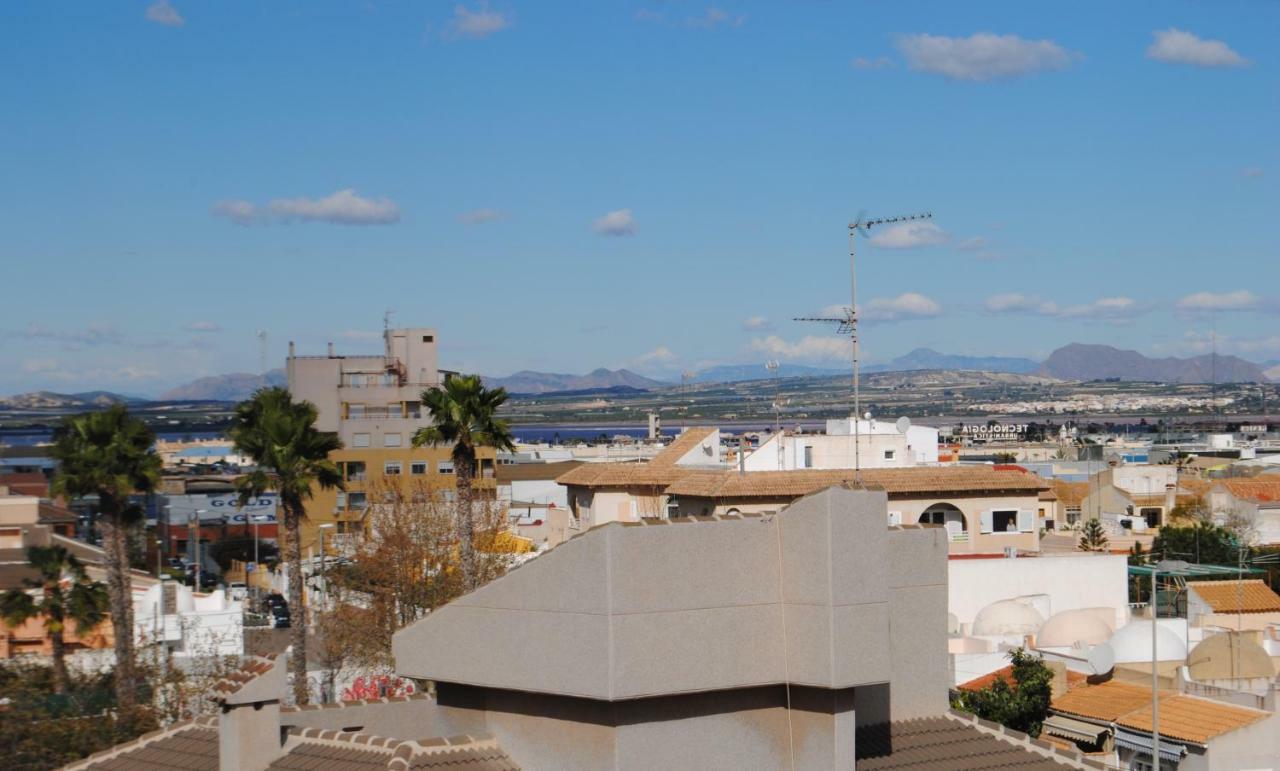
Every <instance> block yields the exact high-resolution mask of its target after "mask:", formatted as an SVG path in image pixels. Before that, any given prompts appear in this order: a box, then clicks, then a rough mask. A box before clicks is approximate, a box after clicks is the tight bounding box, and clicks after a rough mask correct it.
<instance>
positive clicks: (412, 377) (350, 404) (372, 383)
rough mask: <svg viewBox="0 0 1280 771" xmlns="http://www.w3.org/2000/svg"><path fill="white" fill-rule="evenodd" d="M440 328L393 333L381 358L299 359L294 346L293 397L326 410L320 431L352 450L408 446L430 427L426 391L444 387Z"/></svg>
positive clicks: (319, 422) (290, 376) (329, 355)
mask: <svg viewBox="0 0 1280 771" xmlns="http://www.w3.org/2000/svg"><path fill="white" fill-rule="evenodd" d="M438 362H439V358H438V348H437V343H436V331H435V330H434V329H388V330H386V331H385V332H384V333H383V351H382V353H381V354H375V355H361V356H338V355H336V354H335V353H334V351H333V343H329V351H328V353H327V354H326V355H324V356H298V355H296V354H295V353H294V344H293V343H292V342H290V343H289V359H288V363H287V366H286V376H287V378H288V387H289V392H290V393H291V394H293V397H294V398H295V399H305V400H307V401H309V402H311V403H312V404H314V405H316V407H317V409H319V411H320V415H319V418H318V419H317V420H316V428H318V429H320V430H321V431H336V432H337V433H338V436H339V438H341V439H342V444H343V446H345V447H348V448H367V447H379V448H381V447H407V446H408V445H409V443H410V442H411V441H412V439H413V433H414V432H415V431H416V430H417V429H418V428H419V427H421V426H422V425H424V424H425V420H424V417H423V411H422V406H421V400H422V392H423V391H424V390H426V389H428V388H430V387H432V386H435V385H439V384H440V382H441V381H442V379H443V377H444V374H445V373H442V372H441V371H440V369H439V367H438Z"/></svg>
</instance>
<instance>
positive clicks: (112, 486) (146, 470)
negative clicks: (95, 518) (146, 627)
mask: <svg viewBox="0 0 1280 771" xmlns="http://www.w3.org/2000/svg"><path fill="white" fill-rule="evenodd" d="M154 444H155V433H154V432H152V430H151V429H150V428H148V427H147V425H146V424H145V423H143V422H142V421H141V420H138V419H137V418H135V417H132V416H131V415H129V412H128V410H126V409H125V408H124V406H123V405H119V404H116V405H113V406H111V407H108V408H107V409H105V410H102V411H100V412H90V413H86V414H83V415H71V416H68V417H66V418H64V419H63V421H62V423H61V424H60V425H59V426H58V427H57V428H56V429H55V430H54V432H53V451H52V456H53V458H54V459H55V460H56V461H57V462H58V472H57V474H56V475H55V476H54V478H53V484H52V492H53V494H54V495H60V496H64V497H66V498H83V497H85V496H89V495H93V496H97V499H98V506H97V508H98V513H99V515H100V516H101V524H102V529H103V540H102V546H103V550H104V551H105V552H106V566H107V592H108V597H109V598H110V604H111V627H112V631H113V632H114V635H115V653H116V669H115V687H116V701H117V703H118V704H119V706H120V708H121V709H122V710H125V711H126V712H128V711H132V709H133V707H134V706H135V705H136V704H137V701H138V698H137V688H138V682H137V678H136V676H135V662H134V657H133V589H132V581H131V580H130V574H129V547H128V537H127V529H128V528H129V527H131V526H133V525H135V524H137V522H139V521H140V520H141V519H142V507H141V506H139V505H137V504H136V503H132V502H131V501H130V500H129V497H130V496H131V495H133V494H134V493H149V492H151V491H152V490H154V489H155V488H156V486H157V485H158V484H159V482H160V458H159V456H157V455H156V454H155V452H154V450H153V449H152V446H153V445H154Z"/></svg>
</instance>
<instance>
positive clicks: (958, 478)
mask: <svg viewBox="0 0 1280 771" xmlns="http://www.w3.org/2000/svg"><path fill="white" fill-rule="evenodd" d="M853 477H854V472H853V469H831V470H826V469H822V470H818V469H804V470H798V471H753V472H748V473H746V474H739V473H737V472H736V471H728V472H718V473H715V474H701V475H698V476H688V477H685V478H682V479H680V480H679V481H678V482H675V483H674V484H672V485H671V486H670V487H669V488H667V494H668V495H687V496H691V497H695V498H785V497H800V496H803V495H808V494H810V493H814V492H817V491H819V490H823V489H825V488H828V487H832V486H835V485H841V484H846V483H849V482H851V481H852V480H853ZM862 484H863V485H864V486H867V487H879V488H882V489H884V490H885V491H886V492H887V493H888V494H889V495H890V497H894V496H907V495H917V494H944V493H995V492H1003V493H1008V492H1013V493H1021V494H1025V495H1039V493H1040V491H1041V490H1044V489H1047V486H1046V484H1045V482H1044V480H1043V479H1041V478H1040V477H1038V476H1035V475H1034V474H1025V473H1022V472H1020V471H993V470H991V469H986V468H982V467H978V466H917V467H913V468H881V469H864V470H863V471H862Z"/></svg>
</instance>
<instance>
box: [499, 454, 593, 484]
mask: <svg viewBox="0 0 1280 771" xmlns="http://www.w3.org/2000/svg"><path fill="white" fill-rule="evenodd" d="M583 463H584V461H580V460H562V461H556V462H554V463H501V464H498V467H497V469H495V471H494V475H495V476H496V477H497V479H498V484H502V483H503V482H524V481H529V480H542V479H555V478H556V477H558V476H560V475H561V474H564V473H565V472H567V471H572V470H573V469H576V468H577V467H579V466H581V465H583Z"/></svg>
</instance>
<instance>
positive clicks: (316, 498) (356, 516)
mask: <svg viewBox="0 0 1280 771" xmlns="http://www.w3.org/2000/svg"><path fill="white" fill-rule="evenodd" d="M448 374H450V373H448V372H446V371H443V370H441V369H439V367H438V352H437V342H436V331H435V330H434V329H424V328H414V329H388V330H386V331H385V332H384V333H383V351H382V354H381V355H360V356H339V355H337V354H336V353H335V352H334V350H333V344H332V343H330V344H329V351H328V353H327V354H325V355H324V356H298V355H297V354H296V353H295V351H294V345H293V343H290V344H289V359H288V364H287V366H286V376H287V378H288V387H289V392H290V393H291V394H293V398H294V399H305V400H306V401H309V402H311V403H312V404H314V405H315V406H316V409H317V410H318V411H319V415H318V417H317V418H316V428H318V429H319V430H321V431H332V432H335V433H337V434H338V438H339V439H341V440H342V449H341V450H338V451H337V452H335V453H333V454H332V456H331V460H333V461H334V462H335V463H337V464H338V466H339V468H340V469H341V470H342V474H343V480H344V483H345V487H346V490H345V491H342V490H321V489H316V490H314V491H313V493H312V495H313V497H312V498H311V500H309V501H308V502H307V519H306V521H304V522H303V523H302V532H301V546H302V550H303V554H304V555H306V554H307V553H308V551H309V550H313V549H316V548H317V547H318V546H319V535H318V531H319V529H320V527H321V526H322V525H330V524H332V525H334V527H333V528H332V530H331V531H330V532H329V535H330V536H337V538H335V539H334V541H333V542H332V543H338V542H340V541H341V538H342V536H345V535H348V534H351V533H356V532H360V531H362V530H363V529H364V526H365V522H366V519H365V514H366V512H367V509H368V504H369V500H368V498H369V492H370V489H371V488H372V487H374V486H376V485H377V484H378V483H379V481H380V480H383V479H384V478H386V477H404V478H405V480H406V481H408V482H410V483H412V484H416V483H419V482H421V483H423V484H424V485H425V486H427V487H428V488H431V489H433V490H441V491H444V493H445V496H446V497H448V496H449V495H451V494H452V493H451V491H452V490H453V488H454V487H455V477H454V469H453V462H452V460H451V457H450V454H451V452H452V448H451V447H445V446H441V447H416V448H415V447H414V446H413V435H414V434H415V433H416V432H417V430H418V429H419V428H422V427H423V426H426V425H429V424H430V422H431V416H430V415H429V414H428V413H427V412H426V410H424V409H423V407H422V392H423V391H426V390H428V389H430V388H432V387H434V386H437V385H440V384H441V383H442V382H443V381H444V378H445V376H446V375H448ZM479 456H480V465H479V467H478V468H477V469H476V481H475V486H476V488H477V489H478V490H482V491H492V490H493V489H494V480H493V470H494V469H493V467H494V457H495V456H494V453H493V451H492V450H485V449H481V450H480V452H479Z"/></svg>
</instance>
